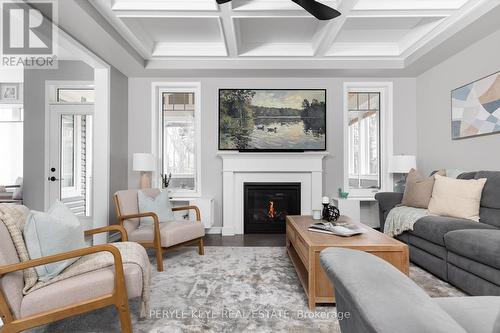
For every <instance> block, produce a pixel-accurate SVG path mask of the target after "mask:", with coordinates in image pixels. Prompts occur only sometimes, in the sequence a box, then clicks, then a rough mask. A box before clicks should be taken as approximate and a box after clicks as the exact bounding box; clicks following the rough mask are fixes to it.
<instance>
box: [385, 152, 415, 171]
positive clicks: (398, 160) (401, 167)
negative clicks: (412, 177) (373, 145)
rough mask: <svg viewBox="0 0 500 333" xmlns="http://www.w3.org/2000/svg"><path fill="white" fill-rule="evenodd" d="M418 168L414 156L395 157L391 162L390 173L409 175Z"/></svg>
mask: <svg viewBox="0 0 500 333" xmlns="http://www.w3.org/2000/svg"><path fill="white" fill-rule="evenodd" d="M416 167H417V159H416V158H415V156H414V155H394V156H392V158H391V159H390V161H389V172H390V173H408V172H410V170H411V169H415V168H416Z"/></svg>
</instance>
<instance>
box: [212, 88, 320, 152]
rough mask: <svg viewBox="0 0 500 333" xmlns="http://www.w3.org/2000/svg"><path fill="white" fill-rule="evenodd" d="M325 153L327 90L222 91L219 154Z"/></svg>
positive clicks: (220, 93) (220, 95)
mask: <svg viewBox="0 0 500 333" xmlns="http://www.w3.org/2000/svg"><path fill="white" fill-rule="evenodd" d="M325 149H326V90H325V89H287V90H284V89H220V90H219V150H239V151H308V150H313V151H314V150H325Z"/></svg>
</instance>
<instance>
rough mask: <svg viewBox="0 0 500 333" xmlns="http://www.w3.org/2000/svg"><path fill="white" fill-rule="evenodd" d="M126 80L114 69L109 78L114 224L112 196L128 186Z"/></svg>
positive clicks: (113, 220) (110, 210) (111, 219)
mask: <svg viewBox="0 0 500 333" xmlns="http://www.w3.org/2000/svg"><path fill="white" fill-rule="evenodd" d="M127 110H128V78H127V77H126V76H125V75H123V74H122V73H121V72H120V71H118V70H117V69H116V68H114V67H112V68H111V77H110V173H109V176H110V179H109V183H110V184H109V191H110V196H109V199H110V201H109V221H110V224H116V223H118V221H117V220H116V213H115V204H114V202H113V194H114V193H115V192H116V191H118V190H123V189H126V188H127V186H128V168H127V156H128V141H127V140H128V115H127Z"/></svg>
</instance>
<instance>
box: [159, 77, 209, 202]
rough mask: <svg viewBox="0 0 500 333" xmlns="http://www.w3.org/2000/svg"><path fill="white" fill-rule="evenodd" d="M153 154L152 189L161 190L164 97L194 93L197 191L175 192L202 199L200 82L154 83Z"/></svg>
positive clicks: (176, 194)
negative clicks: (180, 93) (188, 92)
mask: <svg viewBox="0 0 500 333" xmlns="http://www.w3.org/2000/svg"><path fill="white" fill-rule="evenodd" d="M151 88H152V89H151V92H152V94H151V106H152V108H151V128H152V131H151V153H152V154H153V155H154V156H155V158H156V169H155V171H153V174H152V182H151V185H152V187H155V188H161V180H160V175H161V166H162V161H161V157H162V151H161V147H162V145H161V135H160V134H161V131H162V130H163V129H162V121H161V116H162V108H161V105H162V96H161V93H162V92H164V91H168V92H185V91H186V90H189V91H192V92H194V103H195V109H194V115H195V116H194V122H195V123H194V126H195V133H196V138H195V144H196V153H195V158H196V179H195V184H196V191H185V192H184V191H177V192H173V196H174V197H176V198H197V197H201V193H202V192H201V149H202V148H201V117H202V113H201V83H200V82H153V83H152V86H151Z"/></svg>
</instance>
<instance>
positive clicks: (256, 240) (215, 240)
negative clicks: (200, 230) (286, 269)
mask: <svg viewBox="0 0 500 333" xmlns="http://www.w3.org/2000/svg"><path fill="white" fill-rule="evenodd" d="M205 246H237V247H243V246H285V234H245V235H235V236H221V235H205Z"/></svg>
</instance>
